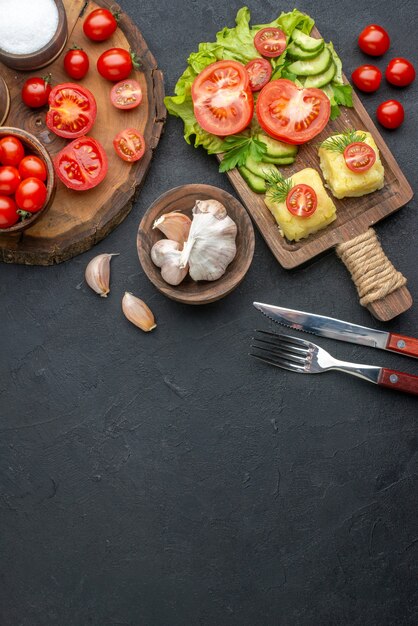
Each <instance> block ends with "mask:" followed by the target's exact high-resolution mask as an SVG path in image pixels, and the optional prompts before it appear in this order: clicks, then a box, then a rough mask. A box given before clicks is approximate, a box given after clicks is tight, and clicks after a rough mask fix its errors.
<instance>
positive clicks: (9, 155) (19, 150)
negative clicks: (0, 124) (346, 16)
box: [0, 135, 25, 167]
mask: <svg viewBox="0 0 418 626" xmlns="http://www.w3.org/2000/svg"><path fill="white" fill-rule="evenodd" d="M24 156H25V150H24V148H23V145H22V142H21V141H19V139H18V138H17V137H13V136H12V135H8V136H7V137H3V139H1V140H0V163H1V164H2V165H13V167H17V166H18V165H19V163H20V161H21V160H22V159H23V157H24Z"/></svg>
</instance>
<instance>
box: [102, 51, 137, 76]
mask: <svg viewBox="0 0 418 626" xmlns="http://www.w3.org/2000/svg"><path fill="white" fill-rule="evenodd" d="M134 66H135V67H137V66H138V62H137V60H136V56H135V54H134V53H132V52H128V50H124V49H123V48H110V49H109V50H106V52H103V54H101V55H100V56H99V58H98V60H97V69H98V72H99V74H100V75H101V76H103V78H106V80H111V81H113V82H117V81H119V80H125V78H128V76H129V74H130V73H131V71H132V68H133V67H134Z"/></svg>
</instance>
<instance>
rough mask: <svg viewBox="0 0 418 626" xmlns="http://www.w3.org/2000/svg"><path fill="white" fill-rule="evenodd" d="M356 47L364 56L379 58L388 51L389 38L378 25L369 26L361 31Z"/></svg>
mask: <svg viewBox="0 0 418 626" xmlns="http://www.w3.org/2000/svg"><path fill="white" fill-rule="evenodd" d="M358 45H359V46H360V50H362V51H363V52H364V53H365V54H369V55H370V56H372V57H380V56H382V54H385V52H387V51H388V50H389V46H390V38H389V35H388V34H387V32H386V31H385V29H384V28H382V27H381V26H379V25H378V24H369V25H368V26H366V28H365V29H364V30H362V31H361V33H360V35H359V38H358Z"/></svg>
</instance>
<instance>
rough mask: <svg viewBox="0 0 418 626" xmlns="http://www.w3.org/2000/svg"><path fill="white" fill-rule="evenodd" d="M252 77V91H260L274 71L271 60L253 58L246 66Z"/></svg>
mask: <svg viewBox="0 0 418 626" xmlns="http://www.w3.org/2000/svg"><path fill="white" fill-rule="evenodd" d="M245 69H246V70H247V72H248V76H249V78H250V87H251V90H252V91H260V89H262V88H263V87H264V85H267V83H268V82H269V80H270V78H271V73H272V71H273V69H272V67H271V63H270V61H267V59H253V60H252V61H250V62H249V63H247V65H246V66H245Z"/></svg>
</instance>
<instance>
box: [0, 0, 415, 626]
mask: <svg viewBox="0 0 418 626" xmlns="http://www.w3.org/2000/svg"><path fill="white" fill-rule="evenodd" d="M240 6H241V2H240V1H239V0H233V1H231V0H229V1H228V2H225V1H224V0H209V1H207V2H204V1H203V0H191V1H190V2H182V1H181V0H160V2H158V3H154V2H151V1H149V2H134V1H133V0H122V8H123V9H124V10H126V11H127V12H128V13H129V14H130V15H131V17H132V18H133V19H134V21H135V22H136V23H137V24H138V26H139V28H140V29H141V31H142V32H143V34H144V36H145V39H146V41H147V42H148V44H149V46H150V48H151V50H152V51H153V53H154V54H155V56H156V58H157V60H158V62H159V65H160V67H161V68H162V70H163V71H164V73H165V80H166V91H167V93H171V92H172V90H173V87H174V84H175V82H176V79H177V77H178V76H179V75H180V73H181V72H182V70H183V68H184V65H185V60H186V57H187V56H188V54H189V53H190V52H191V51H193V50H194V49H196V47H197V44H198V43H199V42H200V41H205V40H209V41H210V40H213V39H214V36H215V33H216V32H217V31H218V30H220V29H221V28H222V27H223V26H224V25H229V26H232V25H233V22H234V17H235V13H236V11H237V9H238V8H239V7H240ZM249 6H250V8H251V9H252V11H253V20H254V22H255V23H257V22H268V21H270V20H271V19H273V18H274V17H275V16H276V15H277V14H278V12H280V11H281V10H291V9H292V8H293V3H288V2H285V3H277V2H270V1H269V2H256V1H252V2H249ZM299 8H300V9H302V10H305V11H306V12H308V13H310V14H311V15H312V16H313V17H314V18H315V19H316V22H317V25H318V27H319V29H320V31H321V33H322V34H323V36H324V37H325V38H326V39H331V40H332V41H333V42H334V44H335V46H336V48H337V50H338V51H339V53H340V55H341V57H342V59H343V64H344V68H345V71H346V73H347V74H348V75H350V74H351V71H352V70H353V69H354V68H355V67H356V66H357V65H358V64H360V63H364V62H367V61H369V62H370V59H367V58H366V57H365V56H364V55H362V53H361V52H360V51H359V50H358V48H357V45H356V37H357V35H358V33H359V32H360V30H361V29H362V28H363V27H364V26H365V25H366V24H367V23H370V22H377V23H381V24H382V25H384V26H385V27H386V28H387V29H388V31H389V33H390V35H391V37H392V47H391V50H390V52H389V53H388V54H387V55H386V56H385V57H384V58H383V59H378V60H377V61H376V62H377V64H378V65H379V67H380V68H381V69H384V67H385V66H386V63H387V61H388V60H389V59H390V58H391V57H393V56H395V55H401V56H406V57H409V58H411V59H412V60H413V61H415V63H417V62H418V59H417V54H416V50H417V48H416V27H417V20H418V10H417V3H416V2H415V0H404V1H403V2H394V1H391V2H382V1H381V0H373V1H371V2H359V1H356V2H353V1H352V0H340V1H339V2H332V3H330V2H329V1H328V0H319V1H316V2H314V1H308V0H303V1H301V3H300V4H299ZM372 62H373V60H372ZM390 97H395V98H396V97H397V98H399V99H400V100H401V101H402V102H403V104H404V106H405V111H406V121H405V124H404V125H403V127H402V128H400V129H399V130H397V131H395V132H389V131H383V135H384V137H385V139H386V140H387V142H388V144H389V146H390V147H391V149H392V150H393V152H394V154H395V155H396V157H397V159H398V161H399V163H400V165H401V167H402V168H403V170H404V171H405V173H406V175H407V177H408V179H409V180H410V182H411V184H412V186H413V187H416V185H417V183H418V174H417V162H416V161H417V140H418V132H417V114H416V106H417V105H416V102H417V85H416V84H415V85H413V86H411V87H410V88H408V89H406V90H403V91H396V90H395V89H394V88H390V87H389V86H388V85H387V84H385V83H384V84H383V86H382V88H381V90H380V91H379V92H378V93H377V94H374V95H372V96H363V98H362V99H363V102H364V103H365V105H366V107H367V109H368V110H369V112H370V114H371V115H372V116H374V111H375V108H376V106H377V104H378V103H379V102H380V101H382V100H385V99H387V98H390ZM182 135H183V133H182V127H181V123H180V122H179V121H178V120H175V119H169V120H168V123H167V126H166V132H165V135H164V136H163V138H162V141H161V143H160V145H159V146H158V149H157V152H156V155H155V160H154V162H153V164H152V167H151V170H150V173H149V176H148V178H147V181H146V183H145V186H144V188H143V191H142V192H141V194H140V196H139V199H138V201H137V203H136V205H135V207H134V209H133V211H132V213H131V214H130V215H129V216H128V218H127V219H126V220H125V221H124V223H123V224H122V225H121V226H120V227H119V228H118V229H117V230H116V231H115V232H114V233H112V234H111V235H110V236H109V237H108V238H107V239H106V240H105V241H103V242H101V243H100V244H99V245H98V246H96V248H95V249H94V250H90V251H89V252H87V253H86V254H83V255H82V256H79V257H77V258H75V259H73V260H71V261H69V262H66V263H64V264H61V265H59V266H56V267H49V268H43V267H23V266H17V265H14V266H13V265H2V266H0V293H1V309H0V310H1V331H0V336H1V339H0V344H1V362H0V367H1V377H0V403H1V439H0V464H1V467H0V469H1V478H0V481H1V482H0V512H1V533H0V541H1V546H0V547H1V555H0V568H1V584H0V594H1V602H0V623H1V625H2V626H17V625H21V626H50V625H60V626H67V625H68V626H70V625H71V626H73V625H74V626H78V625H80V626H84V625H94V626H96V625H97V626H108V625H111V626H117V625H118V626H119V625H130V626H136V625H141V626H142V625H144V626H153V625H155V626H177V625H193V626H194V625H199V624H201V625H205V626H224V625H225V626H229V625H234V626H273V625H275V626H276V625H278V626H282V625H286V626H287V625H292V626H293V625H301V626H305V625H306V626H316V625H328V624H329V625H334V624H342V625H343V624H344V625H345V624H347V625H348V624H350V625H361V626H363V625H368V626H369V625H375V624H376V625H389V624H396V625H398V624H402V625H406V624H417V623H418V595H417V554H418V553H417V551H418V522H417V480H416V478H417V458H418V457H417V447H418V441H417V436H416V429H417V421H416V420H417V413H418V403H417V400H416V398H414V397H409V396H404V395H401V394H397V393H393V392H390V391H385V390H380V389H378V388H377V387H374V386H372V385H369V384H367V383H366V382H362V381H360V380H358V379H355V378H350V377H344V376H343V375H340V374H338V373H328V374H326V375H324V376H321V377H314V376H313V377H302V376H298V375H296V374H291V373H287V372H282V371H278V370H274V369H273V368H269V367H268V366H264V365H263V364H261V363H258V362H254V361H252V360H250V358H249V357H248V356H247V352H248V345H249V341H250V338H251V335H252V331H253V329H254V328H255V327H262V328H268V326H269V324H268V322H267V321H266V320H265V319H264V318H263V317H262V316H261V314H260V313H258V312H257V311H256V310H255V309H254V308H253V307H252V305H251V303H252V301H253V300H261V301H266V302H272V303H278V304H282V305H284V306H290V307H294V308H301V309H307V310H311V311H314V312H318V313H323V314H326V315H332V316H335V317H340V318H342V319H347V320H351V321H353V322H357V323H360V324H361V323H363V324H366V325H375V326H377V327H381V328H383V327H384V328H388V329H390V330H394V331H401V332H403V333H405V334H408V333H409V334H413V335H415V336H416V335H418V324H417V306H418V304H417V303H418V278H417V236H416V232H417V224H418V222H417V215H416V207H417V205H416V200H413V201H412V202H411V203H410V205H409V206H407V207H405V208H404V209H402V210H401V211H400V212H399V213H397V214H395V215H393V216H391V217H390V218H389V219H387V220H386V221H385V222H383V223H381V224H379V225H378V226H377V232H378V234H379V236H380V238H381V241H382V244H383V246H384V248H385V250H386V252H387V253H388V255H389V257H390V258H391V260H392V261H393V262H394V264H395V265H396V267H397V268H398V269H399V270H401V271H402V272H403V273H404V274H405V275H406V276H407V277H408V281H409V289H410V291H411V293H412V295H413V298H414V299H415V302H416V303H415V305H414V307H413V308H412V309H411V310H410V311H408V312H407V313H405V314H404V315H402V316H401V317H400V318H398V319H396V320H394V321H392V322H391V323H389V324H388V325H387V326H384V325H382V324H380V325H379V324H378V323H377V322H375V321H374V320H373V319H372V318H371V316H370V315H369V313H368V312H367V310H365V309H362V308H361V307H360V305H359V304H358V301H357V296H356V293H355V289H354V287H353V285H352V283H351V281H350V278H349V276H348V273H347V271H346V270H345V268H344V267H343V266H342V264H341V263H340V262H339V261H338V259H337V258H336V256H335V254H334V253H332V254H329V255H327V256H324V257H322V258H321V259H319V260H317V261H316V262H314V263H312V264H311V265H309V266H308V267H305V268H303V269H299V270H296V271H292V272H288V271H286V270H284V269H282V268H281V267H280V266H279V265H278V264H277V262H276V261H275V259H274V258H273V255H272V254H271V253H270V251H269V250H268V248H267V247H266V245H265V244H264V242H263V240H262V238H261V237H260V236H259V234H258V233H256V252H255V256H254V261H253V264H252V266H251V268H250V271H249V273H248V275H247V277H246V279H245V281H244V282H243V283H242V284H241V285H240V286H239V287H238V289H237V290H236V291H235V292H234V293H233V294H231V295H230V296H228V297H227V298H226V299H224V300H222V301H220V302H218V303H215V304H213V305H210V306H206V307H200V308H193V307H187V306H184V305H179V304H176V303H173V302H171V301H169V300H167V299H165V298H164V297H163V296H162V295H161V294H160V293H158V292H156V290H155V289H154V287H153V286H152V285H151V284H150V283H149V282H148V280H147V278H146V277H145V276H144V274H143V272H142V270H141V268H140V266H139V263H138V258H137V252H136V241H135V239H136V231H137V226H138V222H139V220H140V217H141V216H142V215H143V213H144V211H145V210H146V208H147V207H148V206H149V205H150V203H151V202H152V201H153V200H154V199H155V198H156V197H157V196H158V195H159V194H161V193H162V192H163V191H166V190H167V189H169V188H171V187H174V186H176V185H179V184H183V183H191V182H201V183H209V184H213V185H217V186H220V187H223V188H225V189H227V190H228V191H231V188H230V186H229V183H228V181H227V179H226V177H225V176H223V175H221V174H219V173H218V171H217V163H216V160H215V159H214V158H210V157H208V156H207V155H206V154H205V153H204V152H203V151H201V150H194V149H193V148H192V147H190V146H187V145H186V143H185V142H184V141H183V136H182ZM100 252H120V253H121V255H120V256H119V257H117V258H115V259H114V260H113V261H112V270H113V273H112V292H111V294H110V297H109V298H108V299H107V300H103V299H100V298H99V297H97V296H95V294H93V293H92V292H91V291H90V290H89V288H88V287H87V286H86V285H85V283H84V282H83V274H84V268H85V266H86V264H87V262H88V261H89V260H90V259H91V258H92V257H93V256H94V255H95V254H97V253H100ZM125 290H128V291H132V292H134V293H135V294H137V295H139V296H141V297H142V298H143V299H144V300H146V301H147V302H148V304H149V305H150V306H151V308H152V309H153V310H154V312H155V315H156V318H157V321H158V328H157V329H156V331H154V332H153V333H152V334H149V335H146V334H143V333H141V332H140V331H139V330H137V329H136V328H135V327H134V326H132V325H130V324H129V323H128V322H127V321H126V320H125V318H123V316H122V314H121V310H120V302H121V297H122V295H123V292H124V291H125ZM319 343H320V344H321V345H322V346H324V347H325V348H329V349H330V350H331V351H332V352H333V353H334V354H335V355H336V356H338V357H341V358H346V359H348V360H353V361H355V360H358V361H360V362H364V363H369V364H376V365H386V366H388V367H394V368H399V369H402V368H404V369H405V370H407V371H409V372H411V373H415V374H418V364H417V362H416V361H413V360H412V359H406V358H402V357H397V356H395V355H391V354H389V353H384V352H380V351H376V350H372V349H367V348H365V347H356V346H353V345H349V344H342V343H337V342H332V341H329V340H328V341H327V340H319Z"/></svg>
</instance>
